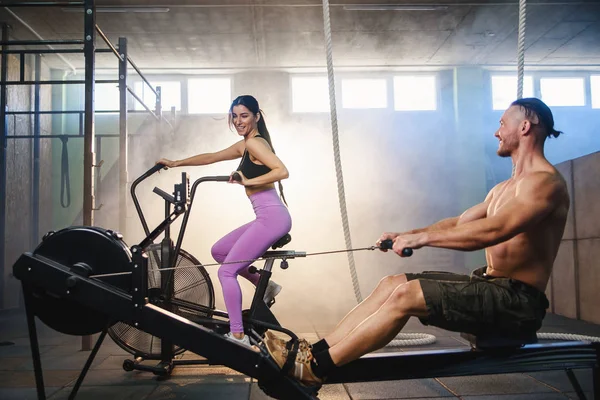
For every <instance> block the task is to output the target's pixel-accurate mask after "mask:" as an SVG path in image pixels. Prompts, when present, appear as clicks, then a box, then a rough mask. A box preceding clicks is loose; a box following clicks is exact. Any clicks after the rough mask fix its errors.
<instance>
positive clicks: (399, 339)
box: [323, 0, 436, 347]
mask: <svg viewBox="0 0 600 400" xmlns="http://www.w3.org/2000/svg"><path fill="white" fill-rule="evenodd" d="M323 23H324V32H325V50H326V53H327V79H328V82H329V109H330V112H331V133H332V136H333V154H334V160H335V173H336V178H337V186H338V199H339V203H340V213H341V216H342V227H343V229H344V239H345V241H346V248H347V249H351V248H352V240H351V237H350V224H349V223H348V210H347V208H346V194H345V190H344V176H343V174H342V161H341V155H340V141H339V135H338V121H337V108H336V101H335V75H334V73H333V49H332V47H333V46H332V40H331V17H330V15H329V1H328V0H323ZM348 265H349V268H350V277H351V278H352V286H353V288H354V296H355V297H356V302H357V303H360V302H362V300H363V298H362V294H361V292H360V285H359V282H358V276H357V274H356V266H355V263H354V254H353V253H352V252H350V251H349V252H348ZM435 340H436V338H435V336H433V335H428V334H424V333H400V334H398V336H396V339H395V340H392V342H390V344H388V346H393V347H399V346H419V345H420V346H422V345H427V344H431V343H434V342H435Z"/></svg>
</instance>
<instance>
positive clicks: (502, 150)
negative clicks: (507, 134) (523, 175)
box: [496, 141, 515, 157]
mask: <svg viewBox="0 0 600 400" xmlns="http://www.w3.org/2000/svg"><path fill="white" fill-rule="evenodd" d="M514 147H515V146H511V143H510V142H505V141H503V142H502V143H501V144H500V145H499V146H498V150H497V151H496V154H498V155H499V156H500V157H510V155H511V154H512V152H513V150H514Z"/></svg>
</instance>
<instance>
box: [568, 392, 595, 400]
mask: <svg viewBox="0 0 600 400" xmlns="http://www.w3.org/2000/svg"><path fill="white" fill-rule="evenodd" d="M583 394H584V395H585V398H586V399H588V400H592V399H594V395H593V394H592V392H583ZM564 395H565V396H567V397H568V398H569V399H572V400H580V399H579V397H578V396H577V393H575V392H566V393H564Z"/></svg>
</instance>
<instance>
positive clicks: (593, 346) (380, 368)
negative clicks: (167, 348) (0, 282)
mask: <svg viewBox="0 0 600 400" xmlns="http://www.w3.org/2000/svg"><path fill="white" fill-rule="evenodd" d="M132 254H133V258H132V265H137V266H138V268H135V269H134V268H133V267H132V270H135V271H137V272H136V275H135V278H134V285H135V284H136V283H135V282H137V283H139V284H142V285H143V283H144V282H146V275H145V273H144V271H145V270H146V268H147V258H145V257H144V256H143V255H142V251H141V247H139V246H134V247H133V248H132ZM139 267H141V268H139ZM13 273H14V275H15V277H17V278H18V279H20V280H21V281H22V284H23V290H24V292H25V293H26V299H28V296H30V295H31V292H32V290H33V288H43V289H44V290H45V291H47V292H49V293H52V295H54V296H59V297H61V298H68V299H70V300H71V301H74V302H77V303H79V304H82V305H84V306H86V307H89V308H90V309H93V310H96V311H100V312H102V313H105V314H106V315H109V316H110V317H111V318H113V319H114V320H118V321H123V322H125V323H127V324H130V325H133V326H135V327H136V328H138V329H141V330H143V331H145V332H148V333H150V334H152V335H154V336H158V337H161V338H166V339H168V340H171V341H172V342H173V343H174V344H177V345H179V346H181V347H183V348H186V349H188V350H190V351H192V352H194V353H196V354H199V355H201V356H203V357H206V358H207V359H208V360H209V361H210V362H211V363H214V364H220V365H225V366H227V367H230V368H232V369H235V370H236V371H239V372H241V373H243V374H246V375H248V376H250V377H253V378H255V379H257V380H258V383H259V386H260V387H261V388H262V389H263V390H264V391H265V392H266V393H267V394H269V395H270V396H272V397H275V398H279V399H314V398H315V397H314V396H316V392H314V391H311V390H310V389H308V388H306V387H304V386H302V385H299V384H298V383H296V382H294V381H293V380H291V379H290V378H289V377H288V376H287V375H283V374H281V371H280V369H279V367H278V366H277V365H275V363H274V362H273V360H272V359H271V358H270V357H269V355H268V353H267V352H266V351H265V350H264V349H261V352H254V351H252V350H250V349H248V348H247V347H245V346H242V345H238V344H237V343H235V342H233V341H230V340H227V339H225V338H224V337H223V336H222V335H220V334H219V333H216V332H214V331H213V330H211V329H208V328H207V327H205V326H202V325H201V324H202V322H199V323H198V322H193V321H190V320H187V319H184V318H182V317H181V316H178V315H175V314H173V313H171V312H169V311H167V310H164V309H163V308H160V307H157V306H156V305H153V304H149V303H144V302H143V298H142V296H141V295H140V294H139V292H140V291H138V292H135V291H134V292H133V293H134V295H133V296H132V295H129V294H127V293H125V292H123V291H122V290H119V289H116V288H114V287H111V286H110V285H108V284H106V283H104V282H101V281H98V280H95V279H89V278H86V277H83V276H81V275H79V274H77V273H76V272H75V271H73V270H71V269H70V268H69V267H67V266H65V265H62V264H59V263H56V262H54V261H52V260H49V259H47V258H44V257H41V256H38V255H34V254H31V253H25V254H23V255H22V256H21V257H20V258H19V260H18V261H17V263H16V264H15V266H14V268H13ZM67 279H69V282H70V285H69V286H67V285H66V284H65V282H67ZM26 310H27V317H28V324H29V331H30V339H31V348H32V355H33V360H34V369H35V375H36V384H37V390H38V396H39V399H44V398H45V397H44V385H43V379H42V368H41V362H40V358H39V349H38V345H37V336H36V332H35V323H34V318H33V316H34V310H33V309H32V307H31V305H30V301H27V300H26ZM207 325H209V324H207ZM262 325H263V326H265V327H268V328H270V327H269V325H270V324H262ZM101 338H103V336H102V337H101ZM98 347H99V344H97V345H96V347H95V348H96V349H97V348H98ZM94 355H95V352H93V353H92V354H90V358H89V359H88V362H87V363H86V366H89V365H90V364H91V361H92V359H93V356H94ZM599 364H600V344H598V343H589V342H582V341H579V342H559V343H549V344H532V345H526V346H524V347H522V348H512V349H506V348H502V349H499V350H497V351H493V350H486V351H479V350H473V349H468V348H463V349H454V350H434V351H414V352H399V353H374V354H368V355H366V356H363V357H362V358H360V359H358V360H355V361H353V362H351V363H349V364H347V365H345V366H342V367H340V368H338V369H336V370H335V371H334V372H333V373H332V374H331V375H329V377H328V380H327V383H328V384H334V383H348V382H371V381H387V380H402V379H422V378H438V377H449V376H472V375H486V374H500V373H517V372H533V371H552V370H567V371H570V370H573V369H592V370H593V376H594V396H595V398H598V396H600V378H599ZM86 372H87V369H86V368H85V367H84V369H83V370H82V373H81V375H80V377H79V379H78V383H81V381H83V378H84V376H85V373H86ZM567 373H568V374H569V372H567ZM569 379H571V380H572V382H573V381H575V382H576V379H575V377H574V375H573V374H572V373H570V374H569ZM77 388H78V386H76V387H75V388H74V391H73V392H72V394H71V397H70V398H74V395H75V394H76V389H77ZM578 388H579V389H578ZM575 390H576V391H577V392H578V393H580V395H582V394H583V393H582V392H581V390H580V386H579V385H578V384H577V385H575Z"/></svg>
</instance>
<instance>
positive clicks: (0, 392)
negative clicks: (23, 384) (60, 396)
mask: <svg viewBox="0 0 600 400" xmlns="http://www.w3.org/2000/svg"><path fill="white" fill-rule="evenodd" d="M58 390H60V388H57V387H46V388H45V389H44V391H45V393H46V397H47V398H50V397H51V396H52V395H53V394H55V393H56V392H57V391H58ZM37 398H38V397H37V390H36V389H35V388H0V399H2V400H37Z"/></svg>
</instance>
